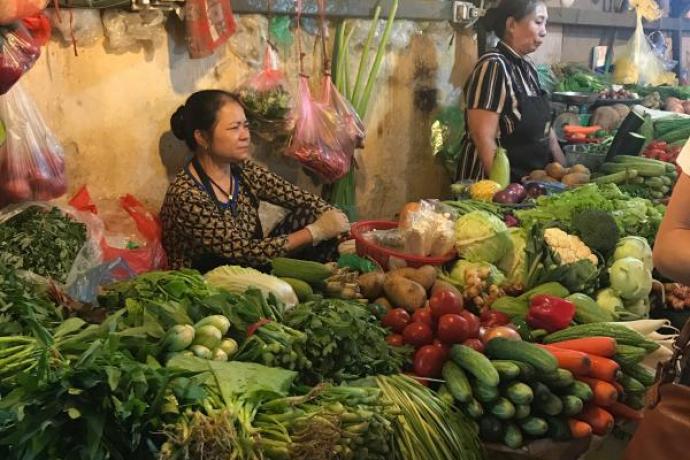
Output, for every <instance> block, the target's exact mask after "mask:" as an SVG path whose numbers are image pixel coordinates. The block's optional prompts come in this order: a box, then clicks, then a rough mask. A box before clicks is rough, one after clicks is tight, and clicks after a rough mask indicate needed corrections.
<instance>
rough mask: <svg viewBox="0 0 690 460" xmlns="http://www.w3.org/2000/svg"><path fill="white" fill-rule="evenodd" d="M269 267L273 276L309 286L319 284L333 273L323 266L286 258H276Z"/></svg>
mask: <svg viewBox="0 0 690 460" xmlns="http://www.w3.org/2000/svg"><path fill="white" fill-rule="evenodd" d="M271 265H272V267H273V275H274V276H277V277H283V276H286V277H288V278H295V279H298V280H302V281H305V282H307V283H309V284H314V283H320V282H321V281H323V280H325V279H326V278H328V277H329V276H331V275H333V273H334V271H333V269H331V268H330V267H328V266H327V265H325V264H321V263H319V262H312V261H309V260H299V259H290V258H287V257H276V258H275V259H273V260H272V261H271Z"/></svg>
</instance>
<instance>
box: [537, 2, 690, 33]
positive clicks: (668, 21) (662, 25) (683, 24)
mask: <svg viewBox="0 0 690 460" xmlns="http://www.w3.org/2000/svg"><path fill="white" fill-rule="evenodd" d="M549 23H550V24H561V25H571V26H586V27H616V28H619V29H634V28H635V26H636V25H637V18H636V17H635V13H633V12H624V13H606V12H604V11H597V10H580V9H577V8H560V7H553V8H549ZM643 24H644V27H645V29H647V28H649V29H661V30H680V31H690V20H688V19H685V18H661V19H660V20H658V21H653V22H646V21H645V22H644V23H643Z"/></svg>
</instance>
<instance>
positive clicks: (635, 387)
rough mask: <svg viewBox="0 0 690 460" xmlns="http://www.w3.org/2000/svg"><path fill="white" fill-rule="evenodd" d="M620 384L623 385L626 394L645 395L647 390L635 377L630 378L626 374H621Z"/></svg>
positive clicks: (619, 377)
mask: <svg viewBox="0 0 690 460" xmlns="http://www.w3.org/2000/svg"><path fill="white" fill-rule="evenodd" d="M617 380H618V383H620V384H621V386H622V387H623V389H624V390H625V393H626V394H627V393H644V392H645V391H646V390H647V387H645V386H644V385H642V383H640V381H639V380H637V379H636V378H634V377H630V376H629V375H628V374H626V373H624V372H623V373H621V374H620V375H619V376H618V379H617Z"/></svg>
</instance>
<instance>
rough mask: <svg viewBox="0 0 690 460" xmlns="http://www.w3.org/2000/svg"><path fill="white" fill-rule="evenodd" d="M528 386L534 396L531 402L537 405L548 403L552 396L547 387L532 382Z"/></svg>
mask: <svg viewBox="0 0 690 460" xmlns="http://www.w3.org/2000/svg"><path fill="white" fill-rule="evenodd" d="M529 386H530V388H532V393H533V394H534V398H533V401H535V402H537V403H539V402H544V401H548V400H549V398H550V397H551V396H553V394H552V393H551V390H549V387H547V386H546V385H544V384H543V383H541V382H532V383H530V384H529Z"/></svg>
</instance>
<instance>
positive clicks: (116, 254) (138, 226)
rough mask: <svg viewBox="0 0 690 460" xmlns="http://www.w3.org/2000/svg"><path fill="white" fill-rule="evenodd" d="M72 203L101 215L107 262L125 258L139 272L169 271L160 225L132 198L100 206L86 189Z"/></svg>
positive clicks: (103, 246)
mask: <svg viewBox="0 0 690 460" xmlns="http://www.w3.org/2000/svg"><path fill="white" fill-rule="evenodd" d="M69 204H70V206H72V207H73V208H75V209H78V210H80V211H84V212H90V213H93V215H97V216H98V218H99V220H100V221H101V222H102V224H103V233H102V236H101V239H100V247H101V251H102V253H103V258H102V259H103V261H104V262H108V261H112V260H115V259H117V258H120V257H121V258H122V259H123V260H124V261H125V262H127V265H128V266H129V267H130V268H131V269H132V270H133V271H134V272H135V273H143V272H147V271H151V270H157V269H162V268H165V266H166V264H167V261H166V257H165V251H164V250H163V246H162V243H161V225H160V222H159V221H158V218H157V217H156V216H155V215H154V214H152V213H151V212H149V211H148V210H147V209H146V208H144V206H143V205H142V204H141V203H140V202H139V201H138V200H137V199H136V198H134V197H133V196H132V195H125V196H123V197H120V198H119V199H118V200H117V201H116V202H113V201H111V200H101V201H100V202H99V204H98V205H96V204H95V203H94V202H93V200H92V199H91V196H90V195H89V192H88V190H87V188H86V186H83V187H82V188H81V189H79V191H78V192H77V193H76V194H75V195H74V196H73V197H72V199H71V200H70V201H69Z"/></svg>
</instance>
